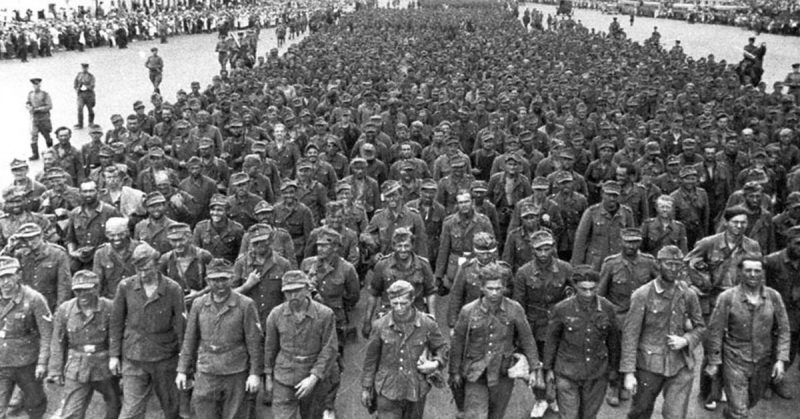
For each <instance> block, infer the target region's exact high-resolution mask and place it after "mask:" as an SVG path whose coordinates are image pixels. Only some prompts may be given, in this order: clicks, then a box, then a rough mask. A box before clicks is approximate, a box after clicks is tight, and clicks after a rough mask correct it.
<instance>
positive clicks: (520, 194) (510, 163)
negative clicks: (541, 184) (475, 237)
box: [489, 154, 533, 243]
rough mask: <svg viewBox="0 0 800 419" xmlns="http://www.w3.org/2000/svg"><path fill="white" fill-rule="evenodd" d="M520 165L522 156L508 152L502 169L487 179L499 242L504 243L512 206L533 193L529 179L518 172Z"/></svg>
mask: <svg viewBox="0 0 800 419" xmlns="http://www.w3.org/2000/svg"><path fill="white" fill-rule="evenodd" d="M521 166H522V157H521V156H519V155H518V154H509V155H508V156H506V164H505V168H504V169H503V171H502V172H500V173H495V174H494V175H492V177H491V178H490V179H489V201H491V203H492V204H494V207H495V208H496V209H497V223H498V224H499V225H500V231H498V232H497V240H498V241H499V242H500V243H505V240H506V233H507V230H508V229H509V225H510V224H511V218H512V217H511V216H512V212H513V210H514V206H516V205H517V202H519V201H521V200H522V199H523V198H525V197H527V196H529V195H531V194H532V193H533V190H532V189H531V183H530V179H528V178H527V177H525V175H523V174H521V173H520V170H521Z"/></svg>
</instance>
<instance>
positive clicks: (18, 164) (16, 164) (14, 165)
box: [11, 159, 28, 170]
mask: <svg viewBox="0 0 800 419" xmlns="http://www.w3.org/2000/svg"><path fill="white" fill-rule="evenodd" d="M27 167H28V161H27V160H25V159H14V160H11V170H14V169H25V168H27Z"/></svg>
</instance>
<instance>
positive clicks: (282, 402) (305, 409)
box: [272, 379, 330, 419]
mask: <svg viewBox="0 0 800 419" xmlns="http://www.w3.org/2000/svg"><path fill="white" fill-rule="evenodd" d="M329 382H330V380H328V379H323V380H319V382H317V385H316V386H314V389H313V390H311V394H309V395H307V396H306V397H304V398H302V399H298V398H297V396H295V395H294V393H295V391H296V390H295V388H294V386H287V385H285V384H281V383H279V382H278V381H277V380H273V386H272V416H273V417H274V418H275V419H319V418H321V417H322V412H323V411H324V410H325V396H326V395H327V394H328V388H329V386H330V384H329Z"/></svg>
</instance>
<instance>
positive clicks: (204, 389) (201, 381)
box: [177, 292, 264, 419]
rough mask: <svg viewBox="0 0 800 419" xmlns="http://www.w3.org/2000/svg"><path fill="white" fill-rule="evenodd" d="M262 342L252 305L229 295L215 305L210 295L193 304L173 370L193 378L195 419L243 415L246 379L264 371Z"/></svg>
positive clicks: (237, 295)
mask: <svg viewBox="0 0 800 419" xmlns="http://www.w3.org/2000/svg"><path fill="white" fill-rule="evenodd" d="M263 342H264V341H263V340H262V334H261V326H260V323H259V319H258V312H257V310H256V305H255V303H254V302H253V300H251V299H249V298H247V297H245V296H243V295H241V294H239V293H237V292H231V294H230V295H229V296H228V298H227V300H225V301H224V302H222V303H219V304H218V303H216V302H214V301H213V299H212V297H211V295H209V294H206V295H203V296H201V297H200V298H198V299H197V301H195V304H194V305H193V306H192V310H191V312H190V313H189V318H188V323H187V325H186V336H185V338H184V341H183V348H182V349H181V355H180V360H179V362H178V369H177V371H178V373H181V374H192V373H194V388H193V392H192V405H193V407H194V413H195V415H196V417H198V418H203V419H206V418H208V419H217V418H225V419H233V418H238V417H241V416H242V414H243V412H244V404H245V403H244V401H245V382H246V381H247V376H248V375H259V374H261V371H262V368H263V358H262V357H263V356H264V352H263ZM220 407H221V409H219V408H220Z"/></svg>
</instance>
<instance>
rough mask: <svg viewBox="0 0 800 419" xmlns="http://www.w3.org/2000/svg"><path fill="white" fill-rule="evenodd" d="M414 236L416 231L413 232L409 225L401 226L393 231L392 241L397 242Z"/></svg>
mask: <svg viewBox="0 0 800 419" xmlns="http://www.w3.org/2000/svg"><path fill="white" fill-rule="evenodd" d="M412 237H414V233H412V232H411V229H410V228H408V227H400V228H396V229H395V230H394V232H393V233H392V242H397V241H400V240H407V239H409V240H410V239H411V238H412Z"/></svg>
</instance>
